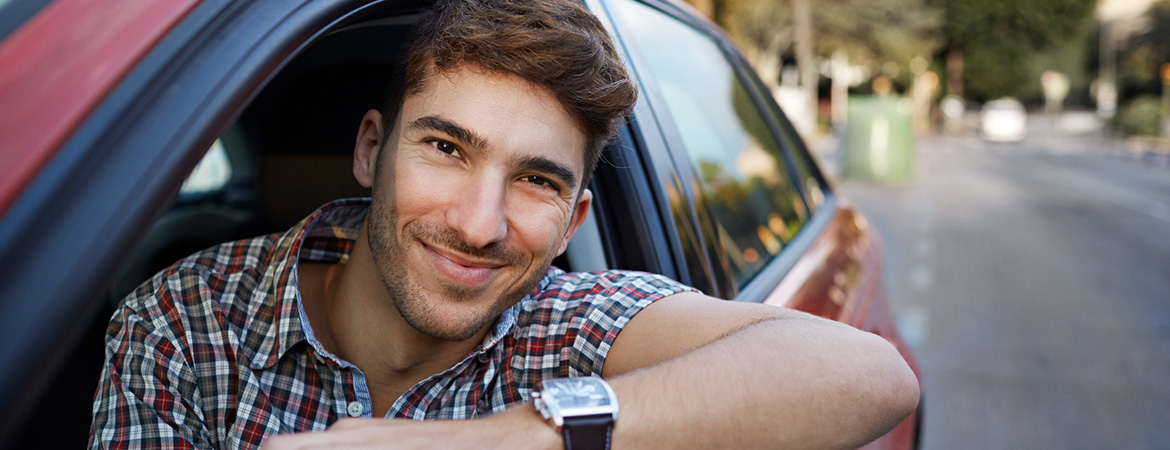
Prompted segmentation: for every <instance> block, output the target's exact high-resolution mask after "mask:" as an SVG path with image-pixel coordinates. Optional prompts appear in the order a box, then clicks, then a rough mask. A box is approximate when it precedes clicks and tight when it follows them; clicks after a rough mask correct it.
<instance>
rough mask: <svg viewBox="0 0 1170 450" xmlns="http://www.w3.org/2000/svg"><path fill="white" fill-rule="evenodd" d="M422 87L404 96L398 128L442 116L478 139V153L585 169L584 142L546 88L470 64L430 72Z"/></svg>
mask: <svg viewBox="0 0 1170 450" xmlns="http://www.w3.org/2000/svg"><path fill="white" fill-rule="evenodd" d="M421 87H422V89H421V90H419V91H418V92H415V93H408V94H407V96H406V98H405V100H404V102H403V106H402V114H401V119H402V120H401V121H400V124H399V125H400V126H401V124H409V123H411V121H413V120H415V119H417V118H420V117H425V116H440V117H442V118H444V119H446V120H449V121H451V122H453V123H455V124H457V125H459V126H461V127H464V128H466V129H467V130H469V131H471V132H472V133H475V134H476V135H477V136H478V137H482V138H483V141H484V142H483V143H484V144H485V145H484V147H485V148H482V149H477V150H482V151H485V152H502V153H509V154H511V153H522V154H528V155H529V156H543V157H547V158H554V159H557V160H563V161H564V162H565V163H571V166H572V167H573V168H574V169H576V171H577V172H580V171H582V170H583V166H584V155H585V146H586V143H587V138H586V136H585V134H584V132H582V131H581V128H580V126H579V125H578V124H577V121H576V120H574V118H573V117H572V116H570V115H569V113H568V112H567V111H566V110H565V108H564V106H562V105H561V103H560V101H558V100H557V98H556V97H555V96H554V95H553V94H552V92H550V91H549V90H548V89H547V88H544V87H542V86H539V85H536V84H533V83H531V82H529V81H527V80H524V79H522V78H520V77H518V76H515V75H509V74H501V73H498V72H491V71H487V70H483V69H479V68H477V67H474V66H471V67H467V66H464V67H459V68H454V69H450V70H445V71H442V72H438V73H434V72H432V73H431V74H430V75H429V76H428V77H427V79H426V80H425V82H424V83H422V84H421ZM465 144H466V143H465Z"/></svg>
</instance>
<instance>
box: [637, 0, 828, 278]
mask: <svg viewBox="0 0 1170 450" xmlns="http://www.w3.org/2000/svg"><path fill="white" fill-rule="evenodd" d="M614 5H616V8H617V10H618V11H617V14H616V15H617V16H618V17H620V18H621V20H622V22H623V23H624V24H625V25H626V28H627V29H628V33H627V38H626V42H627V45H631V46H633V47H634V50H635V51H636V52H637V54H638V55H640V59H642V60H643V61H642V64H643V65H648V67H641V66H639V76H641V77H642V79H643V82H646V83H649V82H651V80H652V81H653V85H654V86H655V87H657V91H656V92H654V93H647V94H646V95H650V96H658V97H661V98H660V99H658V100H660V103H657V104H662V105H665V107H666V109H667V112H668V113H669V116H670V117H671V119H673V122H674V128H675V129H676V130H677V132H678V133H679V135H680V137H681V138H682V141H683V144H684V145H685V147H686V152H685V153H686V154H687V155H688V156H689V158H690V160H691V163H692V164H693V166H694V168H695V171H696V173H697V176H698V177H699V182H700V184H701V190H702V194H701V195H703V197H704V200H705V201H706V203H707V205H708V207H709V208H710V213H711V216H712V218H713V219H714V221H715V222H716V227H717V232H718V234H719V240H720V244H722V246H723V247H724V249H725V250H726V253H727V257H728V260H729V261H730V263H731V266H732V270H733V271H734V272H735V278H736V281H737V283H738V285H739V286H741V287H742V286H743V285H745V284H746V283H747V281H749V280H750V279H751V278H752V277H753V276H755V274H756V273H758V272H759V271H760V270H761V269H762V268H763V267H764V266H765V265H766V264H767V263H768V262H769V261H771V260H772V259H773V258H775V257H776V256H777V255H778V254H779V253H780V251H781V249H782V248H783V246H784V244H786V243H787V242H789V241H790V240H791V239H792V238H793V236H795V235H796V233H797V231H799V229H800V227H801V226H802V225H803V223H804V220H805V215H806V214H807V212H806V211H807V210H806V209H805V206H804V204H803V200H802V199H801V197H800V195H799V191H798V190H796V189H795V188H794V187H793V186H792V185H791V184H790V180H789V179H788V176H787V174H788V173H790V172H789V171H788V169H787V167H786V166H785V162H784V159H783V157H782V156H781V150H780V145H779V144H778V143H777V141H776V139H775V136H773V135H772V134H771V132H770V131H769V130H768V127H767V124H766V122H765V119H764V116H762V115H761V114H760V112H759V111H758V110H757V109H756V103H755V102H754V101H753V100H752V98H751V97H750V94H749V93H748V91H747V89H745V86H744V85H743V83H741V81H740V79H739V78H738V77H737V76H736V73H735V71H734V68H733V67H732V65H731V64H730V62H728V61H727V59H726V57H725V56H724V54H723V52H722V51H721V50H720V48H719V47H718V45H717V44H716V43H715V41H713V40H711V39H710V38H708V37H707V36H705V35H703V34H701V33H699V32H698V31H697V30H695V29H693V28H691V27H690V26H688V25H686V24H683V23H681V22H679V21H676V20H674V19H673V18H671V17H669V16H667V15H665V14H663V13H661V12H659V11H657V10H654V9H652V8H650V7H648V6H645V5H642V4H640V3H635V2H633V1H620V2H615V3H614Z"/></svg>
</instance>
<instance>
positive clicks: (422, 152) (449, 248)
mask: <svg viewBox="0 0 1170 450" xmlns="http://www.w3.org/2000/svg"><path fill="white" fill-rule="evenodd" d="M585 145H586V137H585V135H584V134H583V133H582V132H581V131H580V130H579V129H578V127H577V126H576V124H575V122H574V121H573V120H572V118H571V117H570V116H569V115H568V113H566V112H565V111H564V109H563V108H562V107H561V105H560V103H559V102H557V100H556V98H555V97H553V95H552V94H551V93H550V92H548V91H547V90H546V89H544V88H541V87H538V86H535V85H533V84H530V83H528V82H527V81H524V80H522V79H520V78H518V77H514V76H509V75H500V74H494V73H488V72H484V71H480V70H475V69H473V68H458V69H455V70H451V71H448V72H445V73H442V74H437V75H433V76H432V77H431V78H430V79H429V80H428V83H427V85H426V89H425V90H424V91H423V92H421V93H418V94H414V95H411V96H409V97H408V98H406V99H405V101H404V103H403V106H402V111H401V113H400V114H399V119H398V121H397V124H396V126H395V129H394V131H393V132H392V133H390V137H389V139H388V142H387V143H386V145H384V146H382V149H381V151H382V152H385V154H384V155H380V156H381V157H380V158H377V159H376V162H375V164H376V166H377V170H376V173H375V176H374V181H373V206H372V207H371V209H370V215H369V217H368V218H367V226H368V236H369V242H370V249H371V252H372V255H373V259H374V262H375V263H376V265H377V267H378V271H379V274H380V275H381V277H382V282H383V284H384V285H385V287H386V288H387V291H388V293H389V296H390V298H391V301H393V302H394V305H395V306H396V308H397V309H398V311H399V313H400V314H401V315H402V317H403V318H404V319H405V320H406V322H407V323H409V324H410V325H411V326H412V327H414V328H415V329H417V330H419V331H421V332H422V333H424V334H427V335H430V336H432V337H435V338H440V339H445V340H464V339H468V338H471V337H473V336H474V335H476V334H477V333H478V332H479V331H481V330H483V329H484V327H487V326H489V325H490V324H491V323H492V322H493V321H494V320H495V319H496V317H498V316H499V314H500V313H501V312H503V310H505V309H507V308H508V307H510V306H511V305H512V304H514V303H515V302H516V301H519V299H521V298H523V296H524V295H526V294H527V293H529V292H530V291H531V290H532V289H533V288H534V287H535V285H536V284H537V283H538V282H539V281H540V279H541V278H542V277H543V275H544V273H545V272H546V271H547V270H548V266H549V264H550V263H551V261H552V259H553V258H554V257H555V256H556V255H558V254H560V253H561V252H562V251H564V246H565V244H566V243H567V242H568V239H569V237H571V235H572V232H574V231H575V230H576V227H577V226H578V225H579V224H580V219H581V218H583V216H584V215H585V214H586V212H587V210H588V205H589V201H590V196H591V194H590V193H588V192H586V193H585V194H583V195H580V196H578V195H576V194H577V192H578V190H579V183H581V179H582V175H583V171H584V162H583V159H584V149H585Z"/></svg>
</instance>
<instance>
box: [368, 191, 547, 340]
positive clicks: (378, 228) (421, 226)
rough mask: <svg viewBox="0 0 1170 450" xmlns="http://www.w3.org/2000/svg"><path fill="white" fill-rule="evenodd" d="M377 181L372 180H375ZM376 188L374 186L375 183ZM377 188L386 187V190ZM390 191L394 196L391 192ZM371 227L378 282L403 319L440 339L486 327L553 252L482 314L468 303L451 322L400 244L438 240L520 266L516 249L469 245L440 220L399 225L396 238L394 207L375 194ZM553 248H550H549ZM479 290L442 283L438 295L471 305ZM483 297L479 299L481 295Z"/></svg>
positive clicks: (524, 291)
mask: <svg viewBox="0 0 1170 450" xmlns="http://www.w3.org/2000/svg"><path fill="white" fill-rule="evenodd" d="M377 184H378V183H377V181H375V185H377ZM374 189H375V191H377V186H375V188H374ZM381 192H386V191H385V190H383V191H381ZM391 196H392V195H391ZM366 224H367V226H368V228H369V230H368V232H367V237H368V239H369V242H370V253H371V255H372V256H373V259H374V265H375V266H377V269H378V275H379V277H380V278H381V280H382V286H383V287H384V288H385V289H386V294H387V295H388V296H389V298H390V301H391V302H392V303H393V305H394V307H395V308H396V309H397V310H398V313H399V315H400V316H402V319H403V320H404V321H405V322H406V323H407V324H408V325H410V326H411V327H412V328H414V329H415V330H417V331H418V332H420V333H422V334H424V335H427V336H430V337H432V338H435V339H439V340H444V341H464V340H467V339H470V338H472V337H473V336H475V335H476V334H478V333H479V332H480V331H482V330H483V329H484V328H486V327H488V326H490V325H491V324H492V323H494V322H495V321H496V319H497V318H498V317H499V316H500V314H502V313H503V312H504V311H505V310H507V309H508V308H509V307H511V306H512V305H514V304H516V302H519V301H520V300H521V299H523V298H524V296H526V295H528V293H529V292H532V290H533V289H534V288H535V287H536V285H537V284H539V283H540V280H541V279H542V278H543V277H544V275H545V273H546V272H548V268H549V267H550V266H551V265H552V259H553V257H554V256H555V255H552V254H549V255H546V256H545V258H544V261H542V262H541V264H540V266H539V267H538V268H537V269H538V270H535V271H533V272H532V273H531V274H529V275H528V276H527V277H526V279H524V280H522V281H521V282H520V283H517V284H516V285H515V287H514V288H513V289H510V290H508V291H506V292H504V293H503V294H502V295H500V296H498V297H497V298H496V299H494V300H492V306H491V307H490V308H488V310H487V312H486V313H481V314H476V312H475V311H474V310H472V309H471V307H469V308H468V309H467V310H466V312H467V314H465V315H464V317H463V318H462V319H463V320H460V321H458V322H459V323H454V324H451V323H450V322H452V320H450V319H451V318H450V317H444V313H443V312H441V311H440V310H438V309H437V308H436V307H435V304H434V301H433V300H431V299H429V298H428V295H427V293H426V292H425V291H424V290H423V289H421V288H420V287H419V286H417V285H415V284H413V283H412V282H411V281H410V274H409V273H408V269H409V268H408V264H406V261H407V259H406V251H405V248H404V243H403V242H402V241H407V242H408V243H410V245H417V242H420V241H421V242H426V243H428V244H430V245H441V246H444V247H446V248H447V249H449V250H454V251H457V252H461V253H464V254H467V255H472V256H476V257H481V258H489V259H492V260H496V261H501V262H504V263H506V264H508V265H509V267H519V266H521V265H522V263H523V259H524V258H523V256H522V255H521V253H520V252H517V251H515V250H512V249H508V248H504V247H502V246H498V244H493V246H489V247H486V248H482V249H481V248H475V247H472V246H470V245H468V244H466V243H465V242H463V241H462V240H461V239H459V237H458V235H457V234H456V233H455V232H454V231H453V230H451V229H449V228H447V227H445V226H442V225H439V224H427V223H422V222H418V221H416V222H412V223H410V224H407V225H406V227H404V228H403V239H402V241H400V240H399V238H398V234H397V233H396V232H395V229H396V227H397V224H398V211H397V208H396V207H395V206H394V205H393V201H392V200H385V199H384V197H382V198H380V197H378V196H375V197H374V199H373V202H372V204H371V206H370V211H369V215H368V216H367V218H366ZM550 253H551V252H550ZM478 294H481V293H480V292H479V291H478V290H475V289H470V288H467V287H464V286H455V285H449V286H446V287H445V289H444V292H443V293H442V295H444V296H446V297H448V298H449V299H450V300H452V301H454V302H457V303H467V304H469V305H472V306H475V305H477V304H478V302H477V301H476V300H475V299H474V298H473V297H475V296H476V295H478ZM480 301H483V300H480Z"/></svg>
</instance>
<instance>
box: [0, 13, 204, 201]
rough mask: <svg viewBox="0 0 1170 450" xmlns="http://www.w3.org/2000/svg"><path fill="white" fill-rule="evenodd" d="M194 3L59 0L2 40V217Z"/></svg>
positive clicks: (0, 57)
mask: <svg viewBox="0 0 1170 450" xmlns="http://www.w3.org/2000/svg"><path fill="white" fill-rule="evenodd" d="M197 3H198V0H159V1H143V0H104V1H96V0H59V1H56V2H53V3H52V4H50V5H48V6H46V7H45V8H44V9H43V10H41V11H40V12H38V13H37V15H36V16H34V17H33V18H32V19H30V20H29V21H28V22H25V23H24V24H23V25H22V26H21V27H20V28H18V29H17V30H16V31H14V32H13V33H12V34H11V35H9V36H8V37H7V38H6V39H5V40H4V42H3V43H2V44H0V67H3V70H0V105H3V107H0V215H2V214H4V213H5V212H6V211H7V210H8V208H9V207H10V206H12V203H13V202H14V201H15V200H16V198H17V196H19V195H20V193H21V192H22V191H23V190H24V188H25V186H26V185H27V184H29V183H30V182H31V180H32V178H33V177H34V176H36V174H37V173H38V172H39V171H40V170H41V167H42V166H43V165H44V164H45V163H46V162H47V161H48V160H49V159H51V158H52V157H53V155H55V154H56V152H57V150H58V149H59V148H60V146H61V144H62V143H63V142H64V141H65V138H66V137H67V136H69V135H70V134H71V133H72V132H73V131H74V130H75V129H76V128H77V127H78V125H80V124H81V122H82V120H83V119H84V118H85V117H86V115H87V114H88V113H89V111H90V110H92V109H93V108H94V107H95V106H96V105H97V104H98V102H99V101H100V100H101V99H102V98H104V97H105V96H106V94H108V93H109V92H110V91H111V90H112V89H113V88H114V86H116V85H117V83H118V82H119V81H120V80H121V79H122V77H123V76H124V75H125V74H126V72H128V71H129V70H130V68H131V67H133V66H134V64H135V63H136V62H137V61H138V60H139V59H141V58H142V57H143V56H144V55H145V54H146V52H147V51H149V50H150V49H151V48H152V47H153V46H154V45H155V43H156V42H157V41H158V40H159V39H161V38H162V37H163V36H164V35H165V34H166V33H167V31H169V30H170V29H171V28H172V27H173V26H174V25H175V24H176V23H178V22H179V20H180V19H182V18H183V17H184V16H185V15H186V14H187V13H188V12H189V11H190V10H191V9H192V8H193V7H194V6H195V5H196V4H197Z"/></svg>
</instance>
